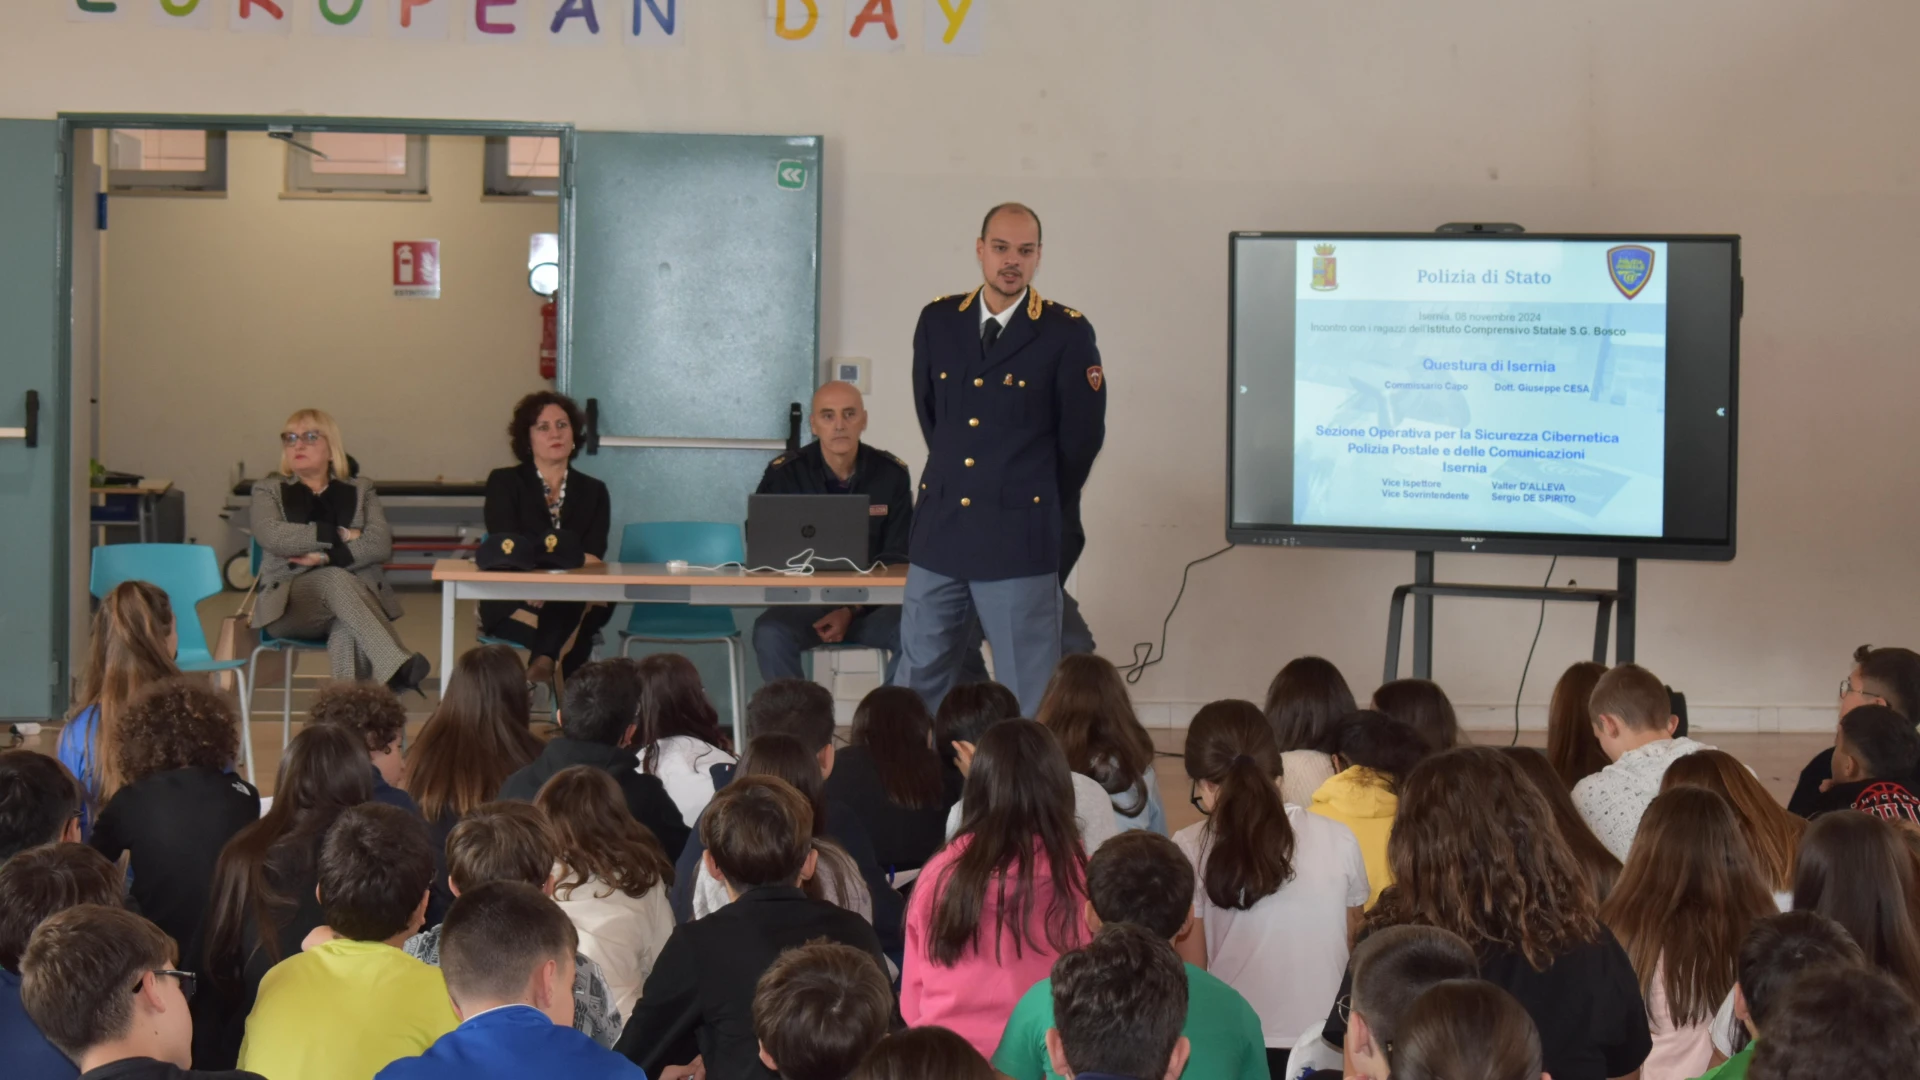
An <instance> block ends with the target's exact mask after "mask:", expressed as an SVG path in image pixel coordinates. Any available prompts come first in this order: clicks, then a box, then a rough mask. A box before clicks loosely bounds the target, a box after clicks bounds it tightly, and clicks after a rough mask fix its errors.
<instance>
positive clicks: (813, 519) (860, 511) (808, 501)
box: [747, 495, 872, 570]
mask: <svg viewBox="0 0 1920 1080" xmlns="http://www.w3.org/2000/svg"><path fill="white" fill-rule="evenodd" d="M871 504H872V500H870V499H868V498H867V497H866V496H865V495H749V496H747V565H748V566H751V567H754V568H756V569H758V568H760V567H772V568H774V569H776V570H778V569H785V568H787V566H788V565H789V564H790V563H793V560H794V559H796V558H797V557H798V556H799V555H800V553H801V552H804V551H806V550H808V549H809V548H811V549H812V550H813V558H812V561H813V562H814V563H816V564H819V565H817V566H816V569H820V570H852V569H855V568H856V567H858V568H859V569H862V570H864V569H866V567H867V563H868V560H869V558H870V556H869V555H868V553H867V521H868V518H869V517H870V516H871V511H870V510H869V507H870V506H871ZM839 559H847V560H851V561H852V562H853V563H854V566H849V565H847V563H844V562H838V561H827V560H839ZM796 565H797V564H796Z"/></svg>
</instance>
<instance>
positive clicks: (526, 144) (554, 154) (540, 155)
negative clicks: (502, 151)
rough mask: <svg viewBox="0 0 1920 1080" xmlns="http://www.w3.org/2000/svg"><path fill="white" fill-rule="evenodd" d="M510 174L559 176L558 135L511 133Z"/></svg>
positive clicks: (508, 155)
mask: <svg viewBox="0 0 1920 1080" xmlns="http://www.w3.org/2000/svg"><path fill="white" fill-rule="evenodd" d="M507 175H508V176H555V177H557V176H559V175H560V138H559V136H557V135H509V136H508V137H507Z"/></svg>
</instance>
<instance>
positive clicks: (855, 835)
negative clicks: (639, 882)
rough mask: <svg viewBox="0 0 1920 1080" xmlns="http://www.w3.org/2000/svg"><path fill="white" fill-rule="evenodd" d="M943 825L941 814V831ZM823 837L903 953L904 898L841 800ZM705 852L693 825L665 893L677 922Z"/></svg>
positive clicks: (883, 932)
mask: <svg viewBox="0 0 1920 1080" xmlns="http://www.w3.org/2000/svg"><path fill="white" fill-rule="evenodd" d="M836 771H838V770H836ZM941 813H942V815H944V814H945V813H946V811H945V810H942V811H941ZM945 828H946V822H945V818H944V816H943V818H942V821H941V829H942V831H943V833H944V831H945ZM823 839H827V840H831V841H833V842H834V843H836V844H839V845H840V847H841V849H842V850H844V851H845V852H846V853H847V855H848V856H850V857H851V858H852V859H853V864H854V865H855V866H856V867H858V868H859V869H860V880H861V881H862V882H864V883H865V884H866V886H867V895H868V897H869V898H871V899H872V901H873V932H874V933H875V934H877V935H878V936H879V938H880V948H881V949H882V950H883V951H884V952H886V954H887V955H889V956H895V957H898V956H900V955H902V954H903V953H904V952H905V951H906V945H907V900H906V897H904V896H902V895H900V893H899V891H898V890H896V889H895V888H894V887H893V881H892V879H891V878H889V877H888V876H887V870H886V868H885V867H884V866H882V865H881V863H880V861H879V860H878V859H876V858H875V857H874V854H873V839H872V837H871V836H869V835H868V833H867V828H866V826H865V825H864V824H862V823H861V821H860V817H859V815H858V814H856V813H854V811H853V809H852V808H851V807H849V806H847V805H845V804H844V803H838V802H834V803H828V804H827V830H826V833H825V834H824V836H823ZM706 853H707V845H706V844H704V843H701V841H700V831H699V830H698V829H697V828H696V829H695V830H694V832H693V835H692V836H690V837H688V838H687V846H686V849H685V850H684V851H682V852H681V853H680V860H679V861H678V862H677V863H675V864H674V868H673V889H672V890H671V891H669V892H668V893H667V901H668V903H669V904H670V905H671V906H672V907H673V917H674V919H675V920H676V921H678V922H692V921H693V889H694V884H695V883H696V882H697V881H698V880H699V875H700V874H701V873H703V871H702V869H701V866H700V859H701V856H703V855H705V854H706ZM670 1064H685V1062H677V1063H670Z"/></svg>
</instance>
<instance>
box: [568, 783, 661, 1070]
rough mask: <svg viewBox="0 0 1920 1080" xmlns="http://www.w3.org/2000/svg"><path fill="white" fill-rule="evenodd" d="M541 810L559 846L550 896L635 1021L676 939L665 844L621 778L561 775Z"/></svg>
mask: <svg viewBox="0 0 1920 1080" xmlns="http://www.w3.org/2000/svg"><path fill="white" fill-rule="evenodd" d="M534 805H535V806H537V807H539V808H540V810H541V811H542V812H543V813H545V815H546V819H547V823H548V824H549V825H551V826H552V827H553V835H554V839H555V841H556V842H557V844H558V846H557V847H556V848H555V854H554V856H552V857H550V858H549V860H548V865H549V866H552V867H553V868H554V871H553V873H554V879H553V885H552V887H551V888H549V889H548V890H547V891H548V892H549V893H550V894H551V895H552V896H553V898H554V900H555V901H557V902H558V903H559V904H560V910H561V911H564V912H566V915H567V918H569V919H571V920H573V927H574V929H575V930H577V931H579V933H580V953H581V958H582V966H583V967H589V968H596V969H597V970H598V971H600V972H602V973H604V974H605V975H606V979H607V986H608V988H609V989H610V990H611V992H612V994H613V1006H614V1008H615V1009H616V1010H617V1011H618V1014H619V1015H620V1016H632V1015H633V1004H634V1002H636V1001H639V1000H640V989H641V987H644V986H645V985H646V984H647V976H648V975H651V974H653V964H654V961H655V960H656V959H658V958H659V956H660V949H661V948H662V947H663V946H665V945H666V943H667V938H668V937H669V936H671V935H672V934H673V910H672V908H670V907H668V906H667V890H668V889H670V888H672V887H673V864H672V863H670V862H668V861H667V853H666V852H664V851H662V850H660V841H658V840H656V839H654V836H653V834H652V833H651V832H648V831H647V829H646V826H644V825H641V824H640V823H639V822H637V821H635V820H633V818H632V817H631V816H630V815H628V813H627V811H626V807H625V806H623V805H622V804H621V799H620V788H619V787H618V786H617V785H616V784H615V783H614V782H613V778H612V777H610V776H608V775H607V774H606V773H604V772H601V771H600V770H598V769H595V768H591V767H589V766H584V765H575V766H574V767H573V768H571V769H562V770H560V772H559V773H558V774H556V775H555V776H554V778H553V779H551V780H549V781H547V783H546V786H545V787H542V788H541V789H540V796H539V798H538V799H536V800H535V802H534ZM692 845H693V842H692V841H691V840H689V841H688V846H689V847H691V846H692ZM589 957H591V959H590V960H589V959H587V958H589ZM617 1023H618V1022H617V1021H616V1025H617ZM581 1030H583V1031H584V1030H586V1029H585V1028H582V1029H581ZM619 1037H620V1030H619V1028H618V1026H616V1027H615V1028H614V1030H613V1031H612V1032H611V1033H610V1034H609V1035H608V1037H607V1038H606V1039H600V1036H599V1034H598V1033H595V1034H594V1038H595V1040H596V1041H599V1042H601V1043H602V1044H603V1045H605V1046H612V1045H613V1043H614V1040H616V1039H618V1038H619Z"/></svg>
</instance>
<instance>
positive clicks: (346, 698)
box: [307, 682, 407, 754]
mask: <svg viewBox="0 0 1920 1080" xmlns="http://www.w3.org/2000/svg"><path fill="white" fill-rule="evenodd" d="M307 719H308V720H309V721H311V722H312V723H315V724H333V725H336V726H338V727H343V728H346V729H347V730H348V731H350V732H352V733H353V734H354V735H356V736H358V737H359V738H360V740H361V741H362V742H363V743H365V744H366V747H367V753H369V754H378V753H380V752H381V751H383V750H385V749H386V748H387V747H389V746H392V745H393V744H394V743H395V742H396V741H398V740H399V738H400V734H401V732H402V731H404V730H405V729H406V726H407V707H406V706H405V705H402V704H401V703H400V697H399V695H397V694H395V693H394V692H393V691H392V690H389V689H387V688H386V687H384V686H381V685H380V684H379V683H374V682H339V683H334V684H333V685H332V686H329V687H327V688H326V689H325V690H322V691H320V696H319V697H318V698H315V699H314V702H313V707H312V708H311V709H308V710H307Z"/></svg>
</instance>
